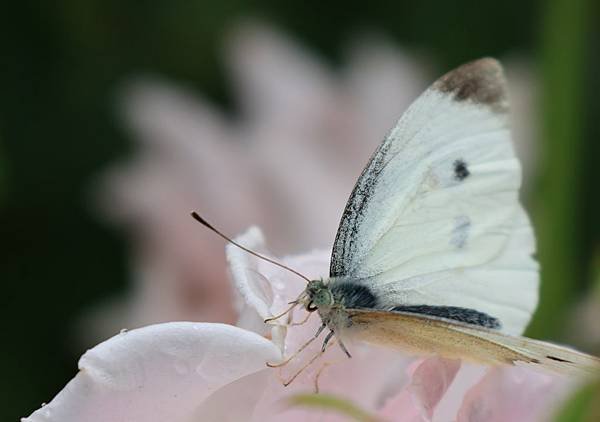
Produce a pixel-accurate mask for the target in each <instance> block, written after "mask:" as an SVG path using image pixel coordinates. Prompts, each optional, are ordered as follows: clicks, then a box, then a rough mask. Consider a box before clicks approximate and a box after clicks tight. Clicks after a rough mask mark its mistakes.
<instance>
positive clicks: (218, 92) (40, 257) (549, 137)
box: [0, 0, 600, 420]
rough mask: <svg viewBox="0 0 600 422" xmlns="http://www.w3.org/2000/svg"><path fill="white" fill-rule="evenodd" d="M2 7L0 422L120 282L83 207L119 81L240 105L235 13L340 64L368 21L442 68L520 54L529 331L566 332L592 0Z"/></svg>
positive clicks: (576, 250)
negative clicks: (524, 93) (537, 271)
mask: <svg viewBox="0 0 600 422" xmlns="http://www.w3.org/2000/svg"><path fill="white" fill-rule="evenodd" d="M323 3H325V2H323ZM2 9H3V10H2V12H1V14H0V46H1V49H2V50H1V51H2V54H1V58H0V60H1V64H0V230H1V234H0V239H1V240H2V242H1V248H2V250H1V256H2V265H1V268H0V280H2V286H3V288H4V289H5V290H3V292H2V294H0V312H2V318H1V321H2V326H3V329H2V338H3V341H2V346H1V348H0V353H1V355H0V365H1V374H2V376H1V377H0V395H1V396H2V398H3V400H2V402H3V405H2V406H0V420H15V419H16V418H18V417H20V416H25V415H28V414H29V413H30V412H32V411H33V410H34V409H36V408H38V407H39V405H40V404H41V403H42V402H43V401H48V400H50V399H51V397H53V396H54V395H55V394H56V393H57V392H58V391H59V390H60V389H61V388H62V387H63V386H64V384H65V383H66V382H67V381H68V380H69V379H70V378H72V376H73V375H74V374H75V372H76V362H77V358H78V356H79V355H80V354H81V353H83V351H84V350H74V347H73V341H72V336H73V325H74V324H75V322H76V321H77V318H78V317H79V316H80V315H81V312H82V309H85V308H86V307H87V306H89V305H91V304H94V303H97V302H99V301H101V300H102V299H104V298H107V297H110V296H111V295H112V294H114V293H115V292H116V291H118V290H123V289H125V288H126V286H127V285H128V283H129V280H128V279H129V275H128V250H127V247H126V243H125V238H124V235H123V233H120V232H118V231H117V230H115V229H113V228H110V227H108V226H107V225H106V224H102V223H101V222H100V221H99V219H98V218H97V217H95V216H94V213H93V212H92V211H91V210H90V201H89V192H90V185H91V182H92V181H93V179H94V177H96V176H97V175H98V174H99V173H100V172H101V171H102V170H104V169H105V168H106V167H107V165H108V164H109V163H111V162H113V161H114V160H116V159H118V158H121V157H124V156H127V154H128V153H130V150H131V143H132V140H131V139H129V136H128V135H127V133H126V132H125V131H124V130H123V129H122V128H121V127H120V124H119V123H118V118H117V113H116V111H115V92H116V89H117V88H118V86H119V84H120V83H122V82H123V81H124V80H126V79H127V78H128V77H130V76H134V75H137V74H139V73H144V74H147V73H151V74H158V75H161V76H163V77H165V78H167V79H169V80H172V81H175V82H180V83H183V84H185V85H186V86H188V87H192V88H194V89H196V90H197V91H199V92H202V93H204V94H205V95H207V96H209V97H210V98H211V99H212V100H213V101H215V102H216V103H218V104H220V105H221V106H222V107H224V108H225V109H232V108H233V105H232V102H233V101H232V98H231V95H230V94H231V93H230V90H229V87H228V86H227V83H226V81H225V79H224V77H223V68H222V62H221V60H220V49H221V47H222V41H223V35H224V33H225V31H227V30H228V29H229V28H230V27H231V26H232V25H235V23H236V22H237V21H239V19H240V18H246V17H254V18H260V19H262V20H263V21H265V22H270V23H273V24H275V25H276V26H277V27H279V28H280V29H283V30H284V31H286V32H287V33H288V34H290V35H292V36H293V37H295V38H297V39H298V40H300V41H301V42H303V43H304V45H305V46H308V47H309V48H311V49H313V50H315V51H317V52H318V53H319V54H321V55H322V56H323V57H325V58H326V59H328V60H329V61H330V62H331V63H332V64H333V66H336V65H337V64H339V60H340V48H341V47H342V46H343V45H344V43H346V42H347V41H348V39H349V38H350V37H351V36H352V35H353V34H355V33H356V32H357V31H362V30H365V29H368V30H373V29H374V30H376V31H377V32H379V33H382V34H384V35H386V36H387V37H389V38H390V39H392V40H393V41H394V42H397V43H398V44H399V45H402V46H404V47H409V48H414V49H420V50H426V51H427V52H428V54H429V55H430V56H432V57H433V58H434V59H435V64H436V66H439V68H436V71H437V72H436V73H440V74H441V73H443V72H444V71H446V70H448V69H450V68H451V67H453V66H455V65H457V64H460V63H462V62H465V61H468V60H471V59H473V58H477V57H480V56H488V55H491V56H502V55H503V54H507V53H512V52H515V51H516V52H519V53H523V54H525V55H528V56H530V57H531V58H532V60H533V61H534V62H535V64H536V65H537V66H538V70H539V71H540V74H539V75H540V77H541V81H540V82H541V85H540V86H541V89H542V93H541V104H540V107H541V108H540V110H541V112H542V113H541V117H542V119H541V121H540V122H536V123H535V124H539V125H540V131H539V133H540V143H541V151H540V157H538V161H539V172H538V173H539V174H538V177H537V182H536V184H535V187H534V189H533V194H532V197H531V198H530V200H529V201H528V207H529V209H530V210H531V211H532V213H533V219H534V223H535V225H536V228H537V230H538V237H539V240H540V254H539V256H540V259H541V261H542V266H543V288H542V305H541V307H540V310H539V312H538V314H537V315H536V318H535V320H534V322H533V324H532V326H531V327H530V334H531V335H532V336H535V337H543V338H552V339H561V338H563V335H564V328H565V324H564V322H565V321H566V320H567V319H568V318H569V315H570V313H571V312H572V309H573V306H575V304H576V303H577V301H578V300H579V299H580V297H581V296H582V295H585V294H586V292H587V291H588V289H590V288H591V285H592V280H593V279H594V276H593V274H594V272H595V271H596V270H597V267H596V268H594V264H593V263H594V262H595V263H596V266H597V265H598V262H599V261H598V259H597V256H596V259H594V255H595V254H596V255H597V254H598V253H600V252H599V243H600V242H599V240H600V223H599V222H598V215H600V200H599V198H598V197H599V195H598V194H599V193H600V189H599V187H598V183H599V182H600V177H598V168H597V167H596V166H598V165H599V164H600V142H598V140H599V139H600V119H598V117H599V116H600V113H599V105H598V104H599V102H598V95H599V94H600V78H599V77H598V75H599V74H600V55H599V51H600V49H599V48H598V46H599V45H600V42H599V41H600V27H599V25H598V21H597V20H596V19H595V17H596V16H598V12H599V11H600V10H599V4H598V2H595V1H592V0H573V1H566V0H552V1H546V2H541V1H537V2H523V1H517V0H505V1H502V2H481V1H476V0H461V1H456V2H443V1H431V0H424V1H419V2H401V1H397V2H393V3H392V2H376V1H371V2H354V1H345V2H338V1H330V2H326V3H325V4H322V3H321V2H314V3H312V2H295V3H291V2H286V3H284V2H280V1H264V2H242V1H228V0H222V1H218V2H207V1H203V2H200V1H194V0H187V1H180V0H177V1H170V2H151V1H123V0H120V1H115V0H103V1H99V0H93V1H83V0H78V1H75V0H71V1H58V2H27V1H24V2H10V3H6V4H5V5H4V6H3V8H2ZM532 118H533V117H532ZM599 324H600V322H599ZM75 349H76V348H75Z"/></svg>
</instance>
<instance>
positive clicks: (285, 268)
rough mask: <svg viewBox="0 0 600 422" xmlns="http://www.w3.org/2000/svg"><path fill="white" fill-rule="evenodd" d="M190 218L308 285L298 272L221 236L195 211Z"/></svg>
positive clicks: (227, 239) (307, 280)
mask: <svg viewBox="0 0 600 422" xmlns="http://www.w3.org/2000/svg"><path fill="white" fill-rule="evenodd" d="M191 214H192V217H194V220H196V221H197V222H199V223H200V224H202V225H203V226H204V227H206V228H208V229H209V230H212V231H213V232H215V233H216V234H217V235H219V236H221V237H222V238H223V239H225V240H226V241H227V242H229V243H231V244H233V245H235V246H237V247H238V248H240V249H241V250H243V251H246V252H248V253H249V254H250V255H254V256H255V257H257V258H260V259H262V260H264V261H267V262H270V263H271V264H273V265H277V266H278V267H280V268H283V269H284V270H288V271H289V272H291V273H294V274H296V275H297V276H298V277H301V278H302V279H304V280H305V281H306V282H307V283H310V279H309V278H308V277H306V276H305V275H302V274H300V273H299V272H298V271H296V270H294V269H293V268H290V267H287V266H285V265H283V264H281V263H279V262H277V261H274V260H272V259H271V258H267V257H266V256H264V255H261V254H259V253H258V252H254V251H253V250H251V249H248V248H247V247H245V246H242V245H240V244H239V243H237V242H236V241H235V240H232V239H231V238H230V237H228V236H226V235H225V234H223V233H222V232H220V231H219V230H217V229H216V228H214V227H213V226H212V225H211V224H210V223H209V222H208V221H206V220H205V219H204V218H202V217H200V215H199V214H198V213H197V212H196V211H192V213H191Z"/></svg>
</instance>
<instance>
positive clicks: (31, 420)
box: [23, 322, 280, 422]
mask: <svg viewBox="0 0 600 422" xmlns="http://www.w3.org/2000/svg"><path fill="white" fill-rule="evenodd" d="M277 359H280V355H279V351H278V349H277V348H276V347H275V345H273V344H272V343H271V342H270V341H268V340H266V339H264V338H262V337H260V336H258V335H256V334H254V333H252V332H250V331H246V330H242V329H240V328H237V327H232V326H229V325H225V324H208V323H191V322H173V323H167V324H158V325H153V326H148V327H144V328H141V329H138V330H133V331H130V332H124V333H121V334H119V335H117V336H115V337H113V338H111V339H109V340H107V341H105V342H104V343H101V344H99V345H98V346H96V347H94V348H93V349H91V350H89V351H88V352H87V353H85V354H84V355H83V356H82V357H81V359H80V361H79V373H78V374H77V376H76V377H75V378H74V379H73V380H71V382H69V383H68V384H67V386H66V387H65V388H64V389H63V390H62V391H61V392H60V393H59V394H58V395H57V396H56V397H55V398H54V399H53V400H52V401H51V402H50V403H49V404H48V405H46V406H44V407H42V408H41V409H39V410H37V411H35V412H34V413H33V414H32V415H31V416H30V417H28V418H25V419H23V421H24V422H38V421H60V422H70V421H86V422H95V421H111V422H120V421H123V422H125V421H128V422H131V421H143V422H152V421H165V420H168V421H173V422H178V421H189V420H191V419H190V418H192V416H193V415H194V414H195V412H196V410H197V409H198V408H199V407H200V406H202V405H203V402H204V401H205V400H206V399H207V398H208V397H209V396H210V395H211V394H213V393H214V392H216V391H218V390H219V389H220V388H222V387H224V386H226V385H228V384H230V383H232V382H234V381H236V380H239V379H241V378H242V377H245V376H247V375H250V374H253V373H256V372H258V371H261V370H263V369H264V368H265V362H266V361H269V360H277Z"/></svg>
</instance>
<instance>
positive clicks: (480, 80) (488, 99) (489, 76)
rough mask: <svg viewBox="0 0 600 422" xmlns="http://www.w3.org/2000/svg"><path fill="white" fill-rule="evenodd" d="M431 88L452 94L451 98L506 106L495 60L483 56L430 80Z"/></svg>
mask: <svg viewBox="0 0 600 422" xmlns="http://www.w3.org/2000/svg"><path fill="white" fill-rule="evenodd" d="M433 89H436V90H438V91H440V92H443V93H447V94H452V95H453V98H454V100H455V101H467V100H468V101H471V102H473V103H476V104H485V105H488V106H490V107H492V108H493V109H494V110H495V111H506V110H507V108H508V107H507V93H506V80H505V78H504V72H503V70H502V65H501V64H500V62H498V60H496V59H492V58H490V57H486V58H483V59H479V60H475V61H472V62H469V63H466V64H463V65H462V66H459V67H457V68H456V69H454V70H452V71H451V72H448V73H446V74H445V75H444V76H442V77H441V78H440V79H438V80H437V81H436V82H435V83H434V84H433Z"/></svg>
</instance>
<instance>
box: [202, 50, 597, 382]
mask: <svg viewBox="0 0 600 422" xmlns="http://www.w3.org/2000/svg"><path fill="white" fill-rule="evenodd" d="M509 126H510V125H509V116H508V98H507V85H506V81H505V78H504V75H503V70H502V67H501V65H500V63H499V62H498V61H496V60H494V59H492V58H483V59H480V60H476V61H473V62H470V63H467V64H464V65H462V66H460V67H458V68H456V69H455V70H453V71H451V72H449V73H447V74H446V75H444V76H442V77H441V78H439V79H438V80H437V81H436V82H434V83H433V84H432V85H431V86H430V87H429V88H428V89H427V90H426V91H425V92H424V93H423V94H421V96H420V97H418V98H417V99H416V100H415V101H414V103H413V104H412V105H411V106H410V107H409V108H408V110H407V111H406V112H405V113H404V115H403V116H402V117H401V118H400V120H399V121H398V123H397V125H396V126H395V127H394V128H393V129H392V131H391V132H390V133H389V134H388V135H387V136H386V137H385V139H384V140H383V142H382V143H381V144H380V145H379V147H378V148H377V150H376V151H375V152H374V154H373V155H372V157H371V159H370V160H369V162H368V164H367V166H366V167H365V168H364V170H363V172H362V174H361V175H360V177H359V179H358V181H357V182H356V185H355V187H354V189H353V191H352V193H351V195H350V198H349V199H348V202H347V204H346V207H345V209H344V211H343V215H342V218H341V222H340V225H339V228H338V231H337V235H336V238H335V242H334V244H333V250H332V254H331V263H330V270H329V278H327V279H325V280H323V279H320V280H309V279H306V277H304V276H302V275H301V274H298V273H297V272H295V271H293V270H292V271H293V272H295V273H296V274H298V275H300V276H301V277H303V278H305V279H306V281H307V287H306V289H305V290H304V292H303V293H302V294H301V295H300V296H299V297H298V298H297V299H296V300H295V301H293V302H291V305H292V308H293V307H295V306H297V305H302V306H303V307H304V308H305V309H306V310H307V311H308V312H317V313H318V315H319V316H320V318H321V320H322V325H321V327H320V329H319V331H318V332H317V334H316V336H315V338H317V337H318V335H320V334H321V332H322V331H324V330H326V329H327V330H329V333H328V335H327V336H326V338H325V341H324V343H323V348H322V350H323V351H324V350H325V347H326V346H327V343H328V341H329V340H330V339H331V338H332V337H335V338H336V339H337V340H338V344H339V345H340V346H341V347H342V349H343V350H344V351H345V352H346V354H347V355H348V356H350V353H349V352H348V350H347V348H346V347H345V346H344V339H346V338H353V339H358V340H362V341H365V342H368V343H374V344H378V345H383V346H387V347H392V348H396V349H399V350H402V351H405V352H409V353H413V354H419V355H431V354H435V355H440V356H444V357H449V358H460V359H464V360H470V361H475V362H479V363H484V364H490V365H498V364H516V363H519V362H521V363H524V364H532V365H537V366H540V367H543V368H546V369H549V370H552V371H555V372H561V373H590V372H595V371H599V370H600V360H599V359H598V358H596V357H593V356H590V355H586V354H584V353H580V352H578V351H575V350H573V349H570V348H567V347H563V346H559V345H556V344H552V343H547V342H543V341H539V340H533V339H530V338H526V337H522V336H521V335H522V333H523V331H524V330H525V327H526V326H527V324H528V322H529V320H530V318H531V316H532V314H533V312H534V310H535V308H536V305H537V301H538V287H539V265H538V263H537V262H536V260H535V259H534V257H533V255H534V253H535V236H534V233H533V229H532V226H531V223H530V221H529V218H528V216H527V214H526V212H525V210H524V208H523V206H522V205H521V204H520V202H519V188H520V185H521V167H520V163H519V161H518V159H517V157H516V156H515V153H514V150H513V146H512V142H511V134H510V127H509ZM193 215H194V217H195V218H196V219H197V220H198V221H200V222H202V223H203V224H205V225H207V226H208V227H209V228H211V229H213V230H215V229H214V228H213V227H212V226H210V225H209V224H208V223H207V222H206V221H205V220H204V219H202V218H201V217H200V216H198V215H197V214H195V213H193ZM215 231H216V230H215ZM217 233H219V232H217ZM219 234H220V233H219ZM222 236H223V235H222ZM228 240H229V239H228ZM230 241H231V240H230ZM233 243H235V242H233ZM238 246H240V245H238ZM242 248H243V246H242ZM244 249H245V248H244ZM261 258H264V257H262V256H261ZM267 260H269V261H270V262H273V261H272V260H270V259H268V258H267ZM273 263H275V264H276V265H280V264H278V263H276V262H273ZM288 269H289V268H288ZM288 311H289V310H288ZM280 316H281V315H280ZM278 317H279V316H277V317H273V318H272V319H276V318H278ZM309 341H312V339H311V340H309Z"/></svg>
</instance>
